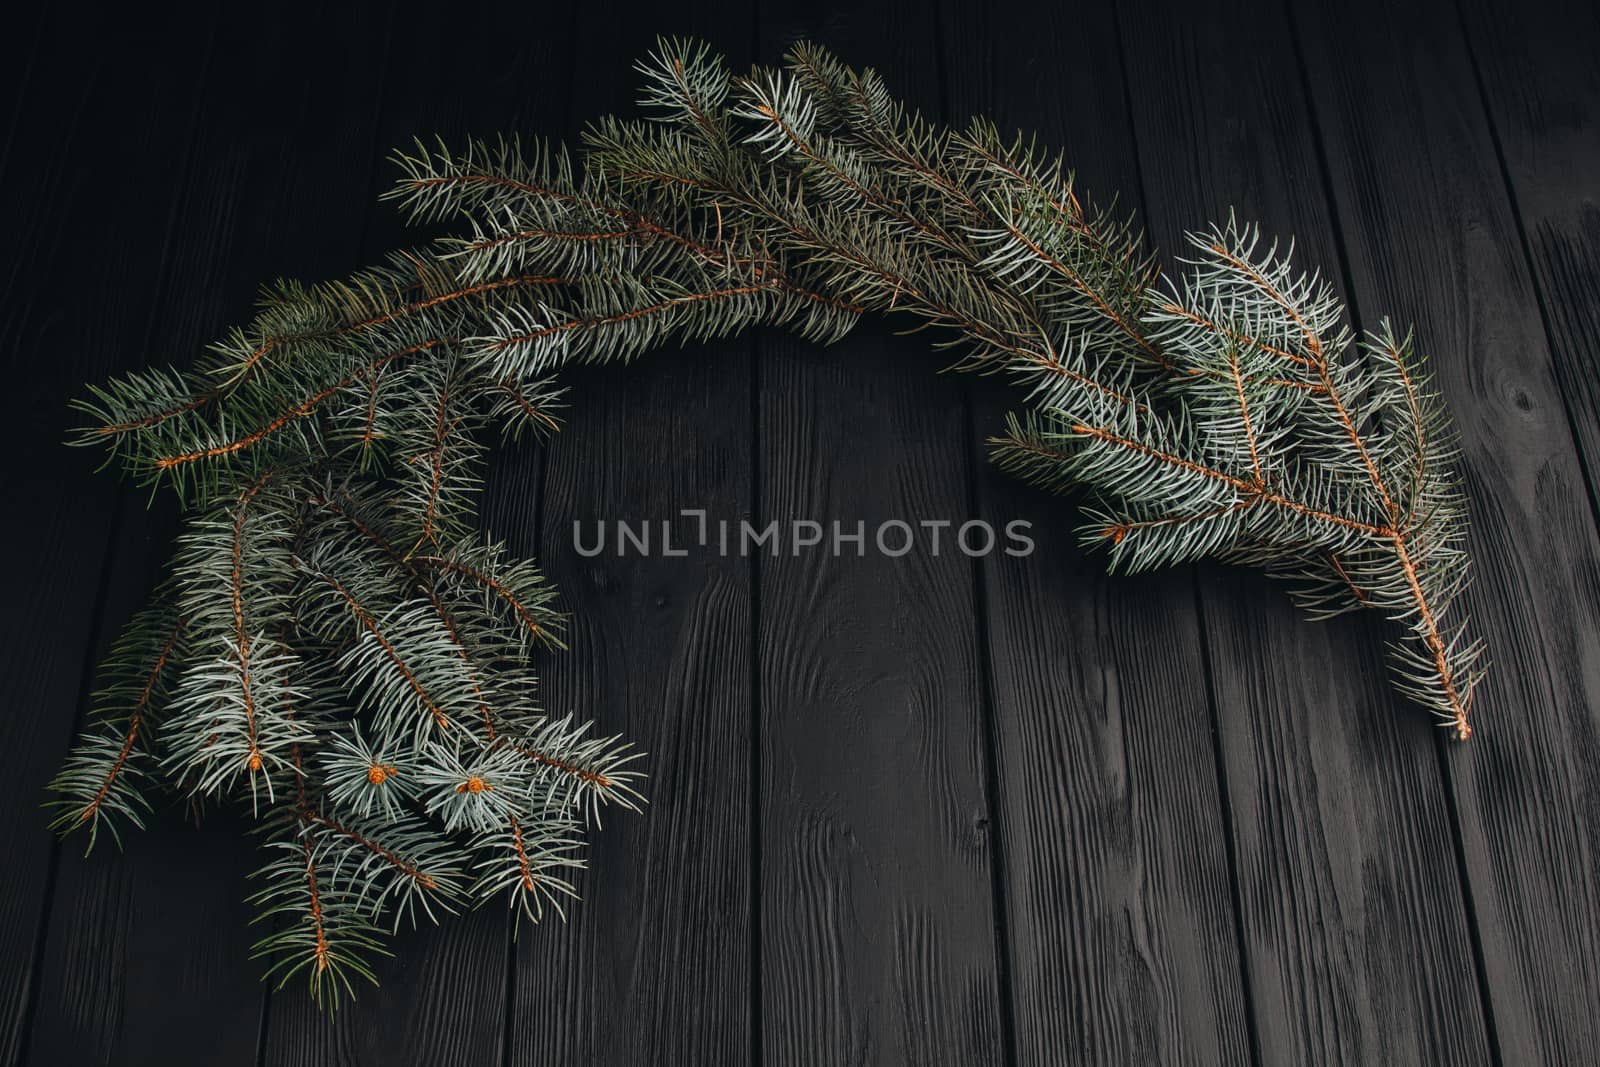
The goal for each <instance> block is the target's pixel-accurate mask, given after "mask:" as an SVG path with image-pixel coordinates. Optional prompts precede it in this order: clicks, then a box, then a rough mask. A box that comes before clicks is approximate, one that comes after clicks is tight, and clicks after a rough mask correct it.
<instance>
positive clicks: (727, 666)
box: [508, 0, 753, 1064]
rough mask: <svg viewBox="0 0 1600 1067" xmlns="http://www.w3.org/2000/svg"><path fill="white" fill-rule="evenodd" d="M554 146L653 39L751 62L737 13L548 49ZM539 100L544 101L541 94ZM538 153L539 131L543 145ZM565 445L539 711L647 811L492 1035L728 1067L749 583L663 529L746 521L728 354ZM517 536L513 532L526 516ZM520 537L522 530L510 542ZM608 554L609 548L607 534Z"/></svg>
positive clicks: (698, 9) (595, 852)
mask: <svg viewBox="0 0 1600 1067" xmlns="http://www.w3.org/2000/svg"><path fill="white" fill-rule="evenodd" d="M567 33H568V37H567V42H566V44H567V52H568V54H569V56H570V58H571V60H572V62H573V72H572V78H571V82H570V98H571V100H572V109H573V114H572V118H571V122H570V124H569V128H570V129H574V130H575V129H577V128H580V127H581V126H583V125H585V124H587V123H588V122H590V121H592V120H593V119H596V118H598V117H599V116H600V115H602V114H604V113H607V112H621V113H633V112H634V110H635V108H634V106H633V101H634V100H635V99H636V97H637V95H638V92H639V76H638V74H637V73H636V72H635V71H634V70H633V69H632V68H633V64H635V63H636V62H638V61H639V60H640V59H642V58H643V57H644V56H645V54H646V53H647V52H648V51H649V50H650V49H651V48H653V47H654V44H655V38H656V35H657V34H671V35H682V34H698V35H700V36H701V37H703V38H705V39H707V40H708V41H710V42H711V43H712V44H713V45H714V46H715V47H717V48H718V49H720V50H721V51H723V52H724V53H725V54H726V55H727V56H728V57H729V59H730V61H731V62H732V63H733V64H734V65H735V67H736V68H737V67H742V66H745V65H746V64H748V62H749V60H750V58H751V57H750V55H749V47H750V35H751V13H750V10H749V8H748V6H747V5H745V4H743V3H740V2H737V0H727V2H724V0H709V2H702V3H693V4H680V5H673V6H672V7H671V9H670V10H665V9H664V10H657V11H652V12H648V13H646V12H644V11H642V10H641V9H639V8H637V7H633V6H629V5H625V4H619V3H614V2H610V0H598V2H592V3H586V4H583V5H580V7H579V9H578V11H577V18H576V22H575V24H574V25H573V26H572V27H571V29H570V30H569V31H567ZM548 84H549V88H550V91H551V92H552V93H554V92H557V91H558V87H557V85H556V83H555V82H554V81H553V79H552V80H550V81H549V82H548ZM549 132H552V133H558V132H560V131H555V130H553V131H549ZM569 381H570V385H571V387H572V392H571V394H570V402H571V407H570V409H569V410H568V412H567V413H566V414H567V425H566V427H565V428H564V429H563V430H562V432H561V433H559V434H558V435H556V437H555V439H554V440H553V441H552V443H551V444H550V445H549V446H548V469H547V473H546V478H545V495H546V503H545V507H544V512H545V524H544V529H543V530H542V532H541V536H540V540H539V543H540V544H541V545H542V547H543V552H542V559H543V561H544V564H545V568H546V573H548V574H549V575H551V576H552V577H553V578H554V579H555V581H556V583H557V586H558V587H559V588H560V589H561V590H562V592H563V597H562V602H563V605H564V606H565V607H566V608H567V609H568V610H570V611H571V612H572V615H573V619H572V628H571V631H570V634H569V644H570V648H569V650H568V651H566V652H563V653H560V654H559V655H556V656H553V657H551V659H550V662H549V665H548V667H547V669H546V671H545V674H544V678H545V683H546V685H545V701H546V704H547V706H548V707H550V708H551V710H553V711H555V712H557V713H560V714H565V713H567V712H569V711H570V712H575V713H576V714H577V715H578V716H579V717H580V718H591V719H593V720H594V721H595V723H596V729H597V730H599V731H601V732H603V733H606V734H613V733H620V734H622V735H623V736H625V737H627V738H628V739H630V740H631V741H632V742H633V743H635V744H636V745H638V746H639V747H640V748H641V749H643V750H644V751H645V752H646V753H647V754H648V755H647V758H646V759H645V761H644V766H645V768H646V769H647V770H648V772H649V774H650V778H649V780H648V782H647V783H646V790H645V791H646V793H647V794H648V796H649V806H648V807H647V808H646V809H645V810H644V811H643V812H642V813H639V814H631V813H627V812H615V813H612V814H610V815H608V817H607V818H606V820H605V826H604V828H603V829H600V830H597V831H596V832H595V833H594V835H593V837H592V838H591V845H590V847H589V850H588V858H589V864H590V866H589V869H588V870H587V871H585V872H583V875H582V877H580V878H579V879H578V886H579V889H580V891H581V892H582V896H583V899H582V900H581V901H579V902H577V903H575V904H574V905H572V907H571V909H570V914H569V918H568V921H567V922H566V923H564V924H563V923H560V922H555V921H547V922H545V923H543V924H541V925H540V926H539V927H537V928H534V929H529V928H527V927H524V929H523V930H522V931H521V932H520V936H519V938H518V941H517V945H516V972H515V981H514V986H513V996H514V1000H513V1007H512V1013H511V1017H512V1019H513V1020H515V1025H514V1027H513V1029H512V1031H511V1033H510V1035H509V1039H510V1041H509V1046H508V1049H509V1056H508V1059H509V1061H510V1062H511V1063H515V1064H544V1063H566V1062H606V1063H624V1062H641V1063H686V1064H687V1063H694V1064H721V1063H740V1062H744V1061H745V1060H746V1059H747V1057H748V1055H749V1048H750V1036H749V1035H750V936H751V935H750V868H749V855H750V829H749V826H750V818H749V812H750V794H749V791H750V679H751V673H750V658H749V657H750V610H751V609H750V564H749V562H748V561H747V560H743V559H740V558H738V557H737V556H727V557H724V556H721V555H718V554H717V553H716V552H715V551H714V550H706V549H700V548H697V547H692V546H691V547H689V548H688V549H687V550H688V552H689V555H688V556H687V557H666V556H663V555H662V554H661V543H660V528H661V527H660V524H661V523H662V522H663V521H668V520H671V521H672V525H673V529H674V535H673V536H674V539H675V541H676V543H677V544H678V545H680V546H683V545H687V544H690V543H691V542H692V540H693V538H694V537H695V536H696V534H697V533H698V523H697V522H696V521H695V520H694V519H692V518H691V519H685V518H681V517H679V512H680V510H682V509H686V508H688V509H697V508H703V509H705V510H706V512H707V513H708V514H707V518H708V520H709V521H711V522H713V523H714V522H716V521H717V520H719V519H727V520H729V521H734V522H737V521H738V520H739V519H740V518H743V517H745V516H746V515H748V513H749V509H750V503H751V487H752V480H751V479H752V464H753V452H752V442H751V433H750V423H749V412H750V403H751V399H750V346H749V342H748V341H747V340H743V341H735V342H726V343H719V344H713V345H696V346H693V347H692V348H690V349H689V350H688V351H682V352H676V351H674V352H661V353H653V354H650V355H648V356H645V357H643V358H642V359H641V360H640V361H639V362H638V363H637V364H636V365H634V366H630V367H604V368H593V369H586V370H582V371H574V372H572V373H571V374H570V375H569ZM529 518H530V519H531V516H529ZM618 520H626V521H628V522H630V523H632V524H633V526H634V527H635V528H637V527H638V525H639V523H641V522H649V523H650V524H651V526H652V527H653V530H652V533H651V545H652V554H651V555H650V556H648V557H645V556H642V555H640V554H639V553H637V552H632V551H630V552H629V553H628V554H627V555H626V556H621V557H619V556H618V555H617V554H616V548H615V545H616V542H615V540H614V539H608V544H609V545H610V546H611V547H610V549H609V550H608V551H607V552H605V553H603V554H602V555H600V556H596V557H594V558H584V557H582V556H580V555H579V554H578V552H577V551H576V550H575V546H574V540H573V537H574V534H573V530H574V524H575V523H582V524H583V529H584V531H585V532H584V538H585V543H586V544H592V543H593V540H594V537H595V532H596V524H597V523H605V524H607V525H608V526H609V525H610V524H612V523H614V522H616V521H618ZM522 528H523V529H524V530H527V531H531V530H532V529H533V527H532V524H531V521H530V522H527V523H526V524H525V525H524V526H523V527H522ZM613 533H614V529H613Z"/></svg>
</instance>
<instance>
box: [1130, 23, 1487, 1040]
mask: <svg viewBox="0 0 1600 1067" xmlns="http://www.w3.org/2000/svg"><path fill="white" fill-rule="evenodd" d="M1122 17H1123V35H1122V36H1123V40H1124V42H1126V57H1125V59H1126V63H1127V66H1128V69H1129V70H1130V72H1138V71H1156V70H1159V71H1163V72H1166V76H1165V77H1163V78H1161V79H1159V80H1157V79H1151V78H1140V77H1137V76H1135V77H1133V78H1131V79H1130V99H1131V101H1132V107H1133V114H1134V123H1135V128H1136V130H1137V134H1138V143H1139V151H1140V159H1141V162H1142V164H1143V172H1144V175H1145V179H1146V195H1147V197H1148V202H1149V204H1150V223H1151V236H1152V238H1153V240H1154V242H1155V244H1156V245H1157V246H1158V247H1160V248H1162V249H1163V250H1164V252H1165V253H1166V256H1165V258H1166V261H1167V262H1168V263H1170V262H1171V260H1172V257H1173V256H1175V255H1179V254H1181V248H1180V245H1181V242H1182V240H1183V232H1184V231H1185V230H1186V229H1193V228H1196V227H1199V226H1202V225H1203V224H1205V223H1206V222H1207V221H1210V220H1223V219H1226V218H1227V217H1228V213H1229V212H1230V211H1236V212H1238V214H1239V217H1240V218H1241V220H1248V221H1255V222H1259V223H1260V224H1261V225H1262V227H1263V230H1264V231H1265V232H1266V233H1267V234H1269V235H1271V236H1274V237H1280V238H1283V239H1286V240H1287V239H1291V238H1292V239H1293V241H1294V250H1295V254H1296V256H1297V262H1298V265H1299V266H1300V267H1301V268H1303V269H1313V268H1315V269H1319V270H1321V271H1322V272H1323V274H1324V276H1326V277H1328V278H1330V279H1331V280H1334V281H1335V282H1336V283H1337V279H1338V276H1339V268H1340V261H1339V249H1338V245H1337V243H1336V236H1335V229H1334V227H1335V224H1334V221H1333V220H1332V219H1330V218H1329V216H1328V212H1327V200H1326V193H1325V191H1324V189H1323V185H1322V180H1321V175H1320V172H1319V168H1318V160H1317V155H1316V152H1317V145H1316V142H1315V131H1314V128H1313V127H1312V126H1311V124H1310V121H1309V113H1308V111H1307V104H1306V100H1305V97H1304V93H1303V91H1302V88H1301V79H1300V74H1299V71H1298V69H1297V66H1296V60H1295V56H1294V52H1293V48H1292V42H1291V38H1290V32H1289V31H1290V28H1289V25H1288V23H1287V22H1286V21H1285V19H1284V17H1283V14H1282V12H1281V10H1280V9H1279V8H1278V7H1277V6H1276V5H1271V4H1265V3H1261V4H1251V3H1247V4H1224V3H1217V4H1201V5H1188V6H1185V7H1183V8H1182V9H1174V8H1169V7H1166V6H1158V5H1156V4H1154V3H1141V4H1132V5H1129V6H1127V7H1126V8H1124V9H1123V10H1122ZM1240 40H1249V41H1250V42H1251V46H1250V61H1249V62H1240V57H1239V52H1238V47H1237V46H1238V42H1239V41H1240ZM1357 310H1358V311H1359V310H1361V309H1357ZM1201 587H1202V604H1203V610H1204V614H1205V622H1206V630H1207V635H1208V639H1209V645H1210V648H1211V651H1212V676H1213V684H1214V685H1215V691H1216V701H1217V707H1218V730H1219V740H1220V743H1221V746H1222V753H1223V758H1224V769H1225V779H1226V783H1227V788H1228V793H1229V806H1230V809H1231V811H1232V813H1233V824H1234V834H1235V850H1236V855H1237V858H1238V859H1237V862H1238V878H1239V891H1240V901H1241V911H1242V913H1243V916H1244V926H1243V929H1244V933H1245V945H1246V951H1247V955H1248V958H1247V961H1246V963H1247V968H1248V973H1249V975H1250V982H1251V996H1252V1000H1253V1002H1254V1008H1255V1011H1254V1016H1255V1020H1256V1031H1257V1039H1258V1046H1259V1050H1260V1055H1261V1058H1262V1060H1263V1061H1264V1062H1267V1063H1276V1062H1334V1063H1338V1062H1352V1061H1361V1060H1366V1059H1372V1058H1375V1057H1379V1056H1389V1057H1394V1058H1395V1059H1398V1060H1401V1061H1415V1060H1431V1059H1441V1058H1442V1059H1448V1060H1451V1061H1453V1062H1481V1061H1484V1060H1486V1058H1487V1056H1488V1047H1487V1032H1486V1028H1485V1025H1484V1022H1483V1019H1482V1017H1481V1010H1480V999H1479V991H1478V989H1477V984H1476V982H1475V980H1474V974H1473V959H1472V944H1471V937H1470V934H1469V930H1468V920H1467V916H1466V912H1465V906H1464V904H1463V900H1462V892H1461V887H1460V880H1459V877H1458V872H1457V869H1456V861H1455V854H1454V851H1453V848H1452V836H1451V824H1450V818H1449V810H1448V801H1447V797H1446V796H1445V794H1444V792H1443V789H1442V787H1441V783H1440V779H1439V772H1438V766H1437V760H1436V756H1435V752H1434V742H1433V739H1432V737H1431V734H1432V733H1433V727H1432V725H1431V723H1430V722H1429V721H1428V720H1427V717H1426V716H1425V715H1424V714H1423V713H1422V712H1421V711H1419V710H1417V709H1414V708H1411V707H1408V706H1406V705H1405V704H1404V702H1403V701H1401V700H1399V699H1398V698H1396V697H1395V696H1393V695H1392V693H1391V690H1390V688H1389V685H1388V680H1387V678H1386V677H1385V665H1384V659H1383V652H1382V648H1381V645H1380V641H1379V638H1380V637H1382V636H1384V635H1385V631H1384V628H1383V624H1382V621H1381V620H1379V619H1377V618H1375V617H1366V616H1360V617H1346V618H1344V619H1340V620H1336V621H1334V622H1332V623H1322V624H1317V623H1312V622H1309V621H1307V620H1306V619H1304V618H1303V617H1301V616H1300V615H1299V613H1298V612H1296V610H1295V609H1294V608H1293V606H1292V605H1291V604H1290V603H1289V602H1288V599H1287V597H1285V596H1284V594H1283V592H1282V590H1281V589H1276V588H1273V587H1272V586H1271V584H1270V583H1269V582H1267V581H1266V580H1264V579H1262V578H1260V577H1258V576H1255V575H1246V574H1243V573H1241V572H1239V571H1237V570H1223V569H1221V568H1206V569H1204V570H1203V572H1202V583H1201Z"/></svg>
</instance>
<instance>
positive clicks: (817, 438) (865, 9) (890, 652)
mask: <svg viewBox="0 0 1600 1067" xmlns="http://www.w3.org/2000/svg"><path fill="white" fill-rule="evenodd" d="M760 19H761V34H760V41H761V52H762V58H763V59H764V60H768V61H776V60H777V58H778V55H779V53H780V52H781V50H782V49H783V48H784V47H785V46H786V45H787V44H788V43H789V42H791V41H793V40H795V39H797V38H802V37H808V38H812V39H815V40H817V41H819V42H820V43H823V44H826V45H828V46H829V47H831V48H833V49H834V50H836V51H837V52H839V53H840V54H841V55H842V56H843V57H844V58H845V59H847V60H848V61H851V62H853V63H856V64H860V65H870V66H872V67H874V68H876V69H877V70H878V71H880V72H881V73H882V74H883V75H884V76H885V77H886V78H887V79H888V81H889V82H890V83H891V84H892V85H894V86H895V87H896V88H897V90H898V91H899V92H902V93H904V94H905V95H906V96H907V97H908V98H909V99H911V100H912V101H913V102H914V103H915V104H917V105H918V106H920V107H922V108H924V109H925V110H929V111H932V112H937V109H938V106H939V99H938V96H939V94H938V89H939V86H938V81H937V79H938V71H937V68H936V66H935V63H934V62H933V60H934V57H935V56H936V54H937V35H936V34H937V31H936V26H935V25H934V23H933V22H932V21H930V19H929V16H928V11H927V9H926V8H925V7H923V6H920V5H915V4H907V5H886V6H884V7H882V8H877V7H874V6H871V5H861V4H848V5H841V6H838V7H835V8H833V9H831V10H829V11H826V12H824V11H819V10H818V9H816V8H815V7H813V6H811V5H808V4H802V3H790V2H785V0H772V2H767V3H763V4H762V5H761V13H760ZM940 365H941V362H940V357H939V356H937V355H935V354H934V353H932V352H931V351H930V350H929V348H928V345H927V342H926V340H925V339H923V338H895V337H893V336H891V335H890V334H889V333H888V331H887V328H886V327H885V326H884V325H883V324H881V323H868V324H864V325H863V327H862V328H861V330H860V332H859V333H857V334H856V335H854V336H852V337H851V338H850V339H849V340H847V341H845V342H844V343H842V344H840V345H838V346H836V347H835V348H834V349H832V350H829V351H826V352H822V351H818V350H816V349H815V348H814V346H810V345H806V344H804V343H799V342H796V341H795V340H793V339H792V338H788V337H782V336H772V337H763V339H762V341H761V362H760V382H759V410H758V438H759V441H760V450H761V476H760V480H761V507H760V509H759V512H758V516H757V519H758V523H766V522H769V521H772V520H777V521H778V522H780V523H782V524H785V527H787V524H789V523H790V522H791V521H793V520H808V519H809V520H814V521H818V522H821V523H824V524H825V525H826V524H831V523H832V522H834V521H836V520H837V521H839V522H841V523H842V524H844V526H845V528H846V530H847V531H849V530H852V529H853V528H854V524H855V523H856V522H857V521H861V522H864V523H865V529H866V536H867V538H868V541H869V543H868V545H867V547H866V555H865V557H864V558H863V557H858V556H855V555H851V554H849V553H850V552H852V551H854V550H853V549H852V548H850V547H848V546H846V548H845V550H844V554H841V555H840V556H838V557H832V556H830V553H829V551H828V550H827V549H825V548H824V549H812V550H809V551H808V550H804V549H802V550H801V551H800V552H799V553H798V554H791V553H790V550H789V549H788V548H787V547H786V548H784V549H782V550H781V551H782V554H781V555H780V556H779V557H778V558H770V557H767V556H763V557H762V558H761V559H760V561H759V588H760V605H759V607H760V635H759V646H758V647H759V649H760V698H759V700H760V722H761V737H760V742H759V743H760V776H761V783H760V786H761V842H760V858H761V863H760V867H761V869H760V893H761V975H760V977H761V983H762V985H761V1006H762V1015H761V1030H762V1039H761V1050H760V1051H761V1054H762V1056H763V1059H764V1060H765V1061H766V1062H771V1063H817V1062H841V1063H842V1062H849V1063H917V1062H960V1063H998V1062H1001V1059H1002V1052H1003V1045H1002V1025H1003V1022H1002V1017H1001V1014H1002V1007H1001V993H1000V983H1001V981H1002V976H1001V974H1000V961H999V954H998V951H997V944H996V937H995V914H994V908H995V904H994V900H993V897H992V877H991V862H990V861H991V852H990V841H989V833H988V827H989V826H990V824H991V813H990V811H989V806H988V800H987V796H986V792H985V783H984V762H985V761H984V744H985V730H984V718H983V689H982V686H983V679H982V678H981V676H980V673H979V652H978V640H979V637H978V627H977V624H976V619H975V617H974V612H973V606H974V593H973V581H974V576H973V568H972V564H971V562H970V560H968V559H967V558H966V557H965V556H963V555H962V554H961V553H960V552H958V551H956V550H954V548H953V547H952V545H951V544H950V543H949V540H948V531H947V537H946V542H945V543H944V544H943V545H942V547H941V550H940V551H939V552H938V553H937V554H936V553H934V552H933V550H932V547H931V541H930V538H929V536H928V534H927V531H926V530H919V532H918V538H917V544H916V547H915V548H913V550H912V551H911V552H910V553H908V554H906V555H904V556H901V557H898V558H893V557H890V556H886V555H883V554H880V552H879V550H878V549H877V547H876V546H875V544H873V543H872V541H873V539H874V534H875V531H876V530H877V529H878V527H879V524H880V523H882V522H885V521H887V520H892V519H898V520H901V521H903V522H906V523H910V524H912V526H913V527H916V525H917V524H918V523H919V522H920V521H922V520H945V521H953V522H955V523H959V522H960V521H962V520H964V519H965V518H966V517H967V515H968V500H967V493H966V488H965V484H964V482H965V478H966V476H967V474H968V464H969V463H970V462H971V450H970V448H969V444H970V440H969V435H968V425H967V422H968V420H967V417H966V409H965V405H964V403H963V395H962V391H961V386H960V384H959V383H958V382H957V381H956V380H955V379H953V378H950V377H945V378H940V377H938V376H937V375H936V374H935V373H934V372H935V371H936V370H937V369H938V368H939V367H940ZM831 533H832V531H831V528H830V529H829V530H828V534H827V536H829V537H831ZM783 536H784V537H785V538H787V536H788V534H787V533H784V535H783ZM895 536H896V535H895V533H894V531H892V530H891V531H890V533H889V537H890V542H889V543H890V544H891V545H892V544H895V543H896V542H895V540H894V538H895ZM902 536H903V535H902Z"/></svg>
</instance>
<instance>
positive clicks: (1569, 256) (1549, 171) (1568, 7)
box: [1461, 0, 1600, 495]
mask: <svg viewBox="0 0 1600 1067" xmlns="http://www.w3.org/2000/svg"><path fill="white" fill-rule="evenodd" d="M1461 6H1462V14H1463V16H1464V21H1465V26H1466V31H1467V39H1468V45H1469V47H1470V48H1471V51H1472V57H1473V60H1474V67H1475V68H1476V71H1477V74H1478V78H1479V84H1480V87H1481V88H1482V90H1483V97H1484V101H1485V104H1486V106H1487V107H1488V110H1489V116H1490V120H1491V129H1492V132H1493V134H1494V136H1495V142H1496V147H1497V149H1498V150H1499V154H1500V161H1501V164H1502V166H1503V167H1504V169H1505V176H1506V179H1507V181H1508V182H1510V185H1511V191H1512V195H1513V198H1514V208H1515V210H1516V212H1517V216H1518V227H1519V230H1520V231H1521V236H1522V240H1523V244H1524V247H1525V250H1526V252H1527V255H1528V257H1529V261H1530V263H1531V264H1532V267H1533V276H1534V280H1535V281H1536V282H1537V283H1538V291H1539V294H1540V297H1541V307H1542V310H1543V312H1544V318H1545V329H1546V332H1547V334H1548V335H1549V338H1550V344H1551V355H1552V357H1553V358H1554V360H1555V369H1556V379H1557V381H1558V382H1559V383H1560V386H1561V392H1562V394H1563V395H1564V396H1565V398H1566V401H1567V406H1568V413H1569V415H1570V417H1571V420H1572V427H1573V433H1574V436H1575V437H1576V438H1577V441H1578V448H1579V451H1580V453H1581V455H1582V456H1583V459H1584V463H1585V468H1586V470H1587V471H1588V474H1589V482H1590V492H1591V495H1592V494H1593V493H1594V483H1595V478H1596V472H1600V374H1597V373H1596V368H1597V367H1600V195H1597V194H1596V179H1595V175H1596V174H1597V173H1600V125H1597V124H1596V115H1600V65H1597V64H1596V62H1595V57H1596V55H1597V54H1600V10H1597V9H1596V8H1595V7H1594V5H1592V4H1576V3H1567V2H1564V0H1545V2H1540V3H1533V4H1519V5H1518V6H1517V8H1516V10H1515V12H1511V11H1508V10H1506V9H1505V7H1504V6H1503V5H1494V4H1487V3H1483V2H1481V0H1465V2H1464V3H1463V4H1462V5H1461Z"/></svg>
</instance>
